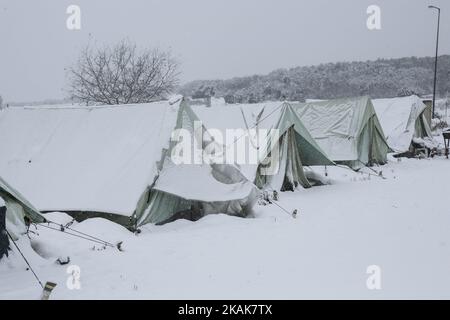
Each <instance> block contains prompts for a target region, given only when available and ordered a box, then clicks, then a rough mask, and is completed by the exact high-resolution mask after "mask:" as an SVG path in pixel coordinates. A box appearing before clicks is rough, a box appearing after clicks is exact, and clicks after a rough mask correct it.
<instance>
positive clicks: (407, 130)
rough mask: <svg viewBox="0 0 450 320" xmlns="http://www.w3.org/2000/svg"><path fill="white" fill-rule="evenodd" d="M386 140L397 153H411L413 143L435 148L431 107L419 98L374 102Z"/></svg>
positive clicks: (378, 100)
mask: <svg viewBox="0 0 450 320" xmlns="http://www.w3.org/2000/svg"><path fill="white" fill-rule="evenodd" d="M373 105H374V107H375V111H376V112H377V115H378V118H379V119H380V123H381V126H382V127H383V130H384V133H385V134H386V140H387V142H388V144H389V146H390V147H391V149H392V150H394V151H395V152H397V153H403V152H407V151H411V149H412V144H413V141H414V140H416V141H417V142H418V143H420V142H423V143H424V144H425V145H427V146H430V147H431V146H433V145H434V143H433V136H432V133H431V128H430V125H429V122H428V119H427V113H428V112H429V109H430V107H429V106H426V105H425V104H424V103H423V102H422V100H421V99H420V98H419V97H418V96H415V95H413V96H409V97H400V98H393V99H376V100H373Z"/></svg>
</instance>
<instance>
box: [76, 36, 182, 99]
mask: <svg viewBox="0 0 450 320" xmlns="http://www.w3.org/2000/svg"><path fill="white" fill-rule="evenodd" d="M178 75H179V73H178V63H177V62H176V60H175V59H174V58H173V57H172V55H171V54H170V52H162V51H160V50H158V49H152V50H138V49H137V47H136V45H135V44H132V43H130V42H129V41H127V40H124V41H121V42H120V43H118V44H117V45H115V46H113V47H104V48H101V49H92V48H90V47H89V46H88V47H87V48H85V49H84V50H83V51H82V53H81V55H80V57H79V59H78V61H77V63H76V64H75V65H74V66H73V67H72V68H70V69H69V82H70V88H69V92H70V95H71V98H72V99H74V100H78V101H80V102H85V103H90V102H95V103H102V104H110V105H111V104H128V103H146V102H151V101H155V100H161V99H163V98H165V97H166V96H167V95H168V94H169V93H170V92H171V91H172V90H173V89H174V88H175V86H176V85H177V83H178Z"/></svg>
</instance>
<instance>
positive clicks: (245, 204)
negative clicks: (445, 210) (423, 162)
mask: <svg viewBox="0 0 450 320" xmlns="http://www.w3.org/2000/svg"><path fill="white" fill-rule="evenodd" d="M426 109H427V107H426V106H425V105H424V104H423V103H422V102H421V101H420V99H419V98H418V97H407V98H397V99H390V100H374V101H372V100H371V99H370V98H369V97H360V98H353V99H340V100H330V101H316V102H309V103H291V102H283V103H280V102H277V103H275V102H270V103H260V104H249V105H221V104H217V105H215V104H214V103H213V104H212V105H205V104H201V103H200V104H199V103H195V102H192V101H190V100H187V99H184V98H182V97H178V98H177V99H172V100H171V101H163V102H155V103H149V104H139V105H120V106H66V107H58V106H46V107H10V108H6V109H4V110H2V111H0V150H1V156H0V177H3V179H1V180H0V197H1V198H3V200H4V202H5V203H6V207H7V208H8V210H7V214H6V216H7V217H6V220H7V222H6V225H7V226H8V225H17V217H22V219H23V217H24V216H26V217H28V218H29V220H30V221H32V222H42V221H45V218H44V217H45V214H44V216H43V215H42V214H41V213H45V212H54V211H60V212H65V213H68V214H70V215H71V216H73V217H74V218H75V219H77V220H84V219H86V218H90V217H104V218H107V219H110V220H112V221H115V222H117V223H119V224H121V225H124V226H126V227H127V228H129V229H136V228H138V227H139V226H142V225H144V224H147V223H155V224H161V223H165V222H168V221H171V220H173V219H174V218H177V217H185V218H190V219H196V218H199V217H202V216H204V215H206V214H212V213H226V214H231V215H239V216H246V215H247V214H248V213H249V212H251V210H252V207H253V205H254V203H255V202H256V199H257V196H258V192H259V191H258V190H259V189H267V188H270V189H273V190H281V191H286V190H293V189H295V188H296V187H297V186H303V187H305V188H309V187H311V186H312V181H311V179H309V178H308V176H307V173H306V170H305V167H312V166H329V165H335V164H344V165H347V166H349V167H351V168H352V169H354V170H358V169H360V168H362V167H364V166H372V165H376V164H377V165H382V164H384V163H386V161H387V153H388V152H389V151H396V152H405V151H408V150H409V148H410V147H411V145H412V142H413V140H414V139H419V140H420V139H422V140H424V139H431V130H430V126H429V123H428V121H427V120H426V117H425V116H424V114H425V112H426ZM198 123H200V124H201V125H200V126H198ZM177 129H178V130H177ZM212 129H214V130H216V131H219V132H220V131H225V130H227V129H242V132H243V134H244V136H245V138H246V139H247V142H248V148H249V149H254V150H253V151H255V152H256V153H257V154H258V162H256V163H252V164H250V163H248V164H238V163H204V162H202V163H198V164H178V163H175V162H174V161H173V159H172V157H171V155H172V154H174V152H175V151H176V147H177V146H176V142H175V141H174V139H173V138H174V132H178V131H179V130H185V132H186V131H187V132H189V133H191V134H192V136H193V137H196V136H198V135H199V134H202V135H203V134H205V135H208V134H209V132H210V131H212ZM251 129H257V130H256V131H258V130H261V129H267V130H270V129H278V132H279V135H277V136H276V137H274V136H272V135H265V136H262V137H256V138H255V137H254V136H253V134H252V132H253V131H252V130H251ZM199 131H200V132H199ZM209 137H210V141H212V143H213V144H216V147H217V146H219V147H220V148H221V150H225V151H227V150H228V149H229V148H232V147H234V145H235V143H228V144H227V145H223V142H221V141H216V140H215V139H214V135H212V134H210V135H209ZM171 138H172V139H171ZM175 138H177V137H175ZM234 142H236V141H234ZM193 143H194V147H196V148H198V149H200V150H203V151H205V149H207V148H209V147H210V145H209V146H208V145H206V144H205V142H204V141H203V140H202V139H200V140H198V141H197V140H195V141H193ZM195 144H197V145H195ZM275 151H277V152H278V154H279V157H276V158H275V157H273V158H274V159H275V160H274V159H271V161H274V162H275V165H276V167H277V169H278V170H277V171H276V174H273V175H266V174H264V173H263V172H264V167H265V166H266V165H267V163H266V160H267V159H269V158H271V155H272V154H273V153H274V152H275ZM194 153H195V151H194ZM273 164H274V163H272V165H273ZM6 181H8V183H11V184H12V185H14V187H15V188H16V189H13V188H12V187H11V186H10V185H9V184H8V183H7V182H6ZM16 190H20V193H19V192H18V191H16ZM25 199H28V200H25ZM28 201H29V202H28ZM31 203H32V204H33V205H31ZM18 208H21V209H20V210H19V209H18ZM8 221H9V222H8ZM13 222H14V223H13Z"/></svg>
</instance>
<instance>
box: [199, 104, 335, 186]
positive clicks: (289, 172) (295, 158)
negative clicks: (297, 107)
mask: <svg viewBox="0 0 450 320" xmlns="http://www.w3.org/2000/svg"><path fill="white" fill-rule="evenodd" d="M192 109H193V110H194V112H195V113H196V114H197V115H198V117H199V118H200V120H201V121H202V122H203V124H204V125H205V126H206V128H207V129H208V130H219V132H222V135H223V136H226V132H227V130H241V132H242V135H241V136H240V137H238V139H236V143H233V141H231V142H230V141H226V143H225V144H224V146H223V148H224V149H225V153H227V152H228V153H231V154H233V152H232V151H233V150H231V149H233V148H235V144H238V143H240V142H241V141H243V140H248V143H247V145H246V146H245V148H246V149H245V150H243V151H245V152H247V151H248V153H257V154H258V163H246V164H242V163H240V164H239V165H240V168H241V170H242V172H243V173H244V174H245V176H246V177H247V178H248V179H249V180H251V181H253V182H254V183H255V184H256V185H257V186H258V187H259V188H261V189H264V188H269V189H275V190H281V191H287V190H293V189H294V188H295V187H296V186H297V185H301V186H303V187H304V188H309V187H311V183H310V182H309V181H308V179H307V178H306V176H305V172H304V166H315V165H333V164H334V163H333V161H331V160H330V159H329V158H328V157H327V155H326V154H325V152H324V151H322V149H321V148H320V146H319V145H318V144H317V143H316V142H315V140H314V139H313V138H312V136H311V135H310V134H309V132H308V130H307V129H306V128H305V126H304V125H303V124H302V121H301V120H300V119H299V117H298V116H297V114H296V113H295V111H294V110H293V109H292V107H291V106H290V105H289V104H288V103H281V102H265V103H259V104H243V105H239V104H238V105H221V104H218V105H215V104H214V103H213V104H211V106H210V107H208V106H207V105H198V104H195V105H192ZM262 130H267V133H266V135H265V136H262V137H261V136H258V133H257V132H263V131H262ZM273 130H277V131H278V134H276V135H274V134H272V133H273V132H274V131H273ZM255 131H257V132H255ZM255 136H257V137H256V138H255ZM261 145H262V146H263V148H262V149H261V148H260V146H261ZM275 155H278V156H275ZM268 166H270V167H271V168H276V169H277V170H273V172H270V173H268V171H267V167H268Z"/></svg>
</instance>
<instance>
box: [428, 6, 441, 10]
mask: <svg viewBox="0 0 450 320" xmlns="http://www.w3.org/2000/svg"><path fill="white" fill-rule="evenodd" d="M428 9H436V10H439V11H441V8H439V7H436V6H431V5H430V6H428Z"/></svg>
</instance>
